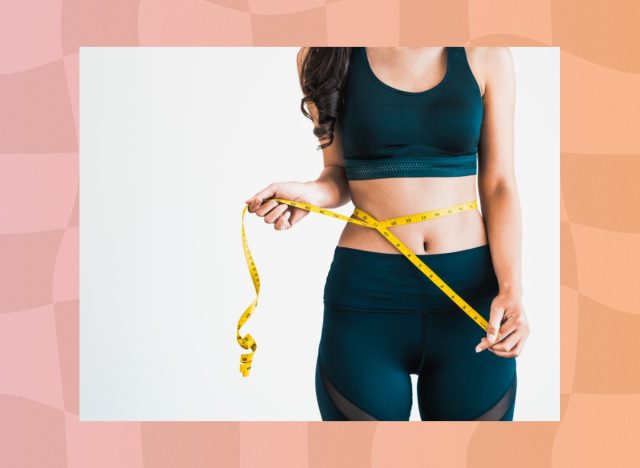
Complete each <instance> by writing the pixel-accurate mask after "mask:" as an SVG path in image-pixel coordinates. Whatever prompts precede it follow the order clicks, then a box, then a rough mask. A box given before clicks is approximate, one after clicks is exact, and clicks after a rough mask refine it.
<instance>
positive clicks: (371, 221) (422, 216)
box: [237, 198, 498, 377]
mask: <svg viewBox="0 0 640 468" xmlns="http://www.w3.org/2000/svg"><path fill="white" fill-rule="evenodd" d="M272 200H275V201H277V202H279V203H284V204H286V205H290V206H293V207H295V208H301V209H303V210H307V211H311V212H314V213H319V214H323V215H325V216H330V217H332V218H336V219H340V220H342V221H346V222H348V223H353V224H358V225H360V226H364V227H368V228H371V229H375V230H376V231H378V232H379V233H380V234H382V235H383V236H384V237H385V238H386V239H387V240H388V241H389V242H390V243H391V244H392V245H393V246H394V247H395V248H396V249H397V250H399V251H400V253H402V255H404V256H405V257H406V258H407V259H409V261H410V262H411V263H413V264H414V265H415V266H416V267H417V268H418V269H419V270H420V271H421V272H422V273H423V274H424V275H425V276H426V277H427V278H429V280H431V281H433V283H434V284H435V285H436V286H438V287H439V288H440V289H441V290H442V292H443V293H444V294H446V295H447V296H448V297H449V298H450V299H451V300H452V301H453V302H454V303H455V304H456V305H457V306H458V307H460V309H462V311H463V312H465V313H466V314H467V315H468V316H469V317H471V319H472V320H473V321H474V322H476V323H477V324H478V325H479V326H480V327H481V328H482V329H483V330H485V331H486V330H487V328H488V322H487V321H486V320H485V318H484V317H482V315H480V313H479V312H478V311H477V310H475V309H474V308H473V307H472V306H471V305H470V304H468V303H467V302H466V301H465V300H464V299H462V298H461V297H460V296H459V295H458V294H456V292H455V291H454V290H453V289H451V288H450V287H449V286H448V285H447V283H445V282H444V281H443V280H442V278H440V277H439V276H438V275H437V274H436V273H435V272H434V271H433V270H432V269H431V268H429V267H428V266H427V265H426V264H425V263H424V262H423V261H422V260H420V258H419V257H418V256H417V255H416V254H414V253H413V252H412V251H411V250H410V249H409V248H408V247H407V246H406V245H405V244H404V243H402V242H401V241H400V239H398V238H397V237H396V236H394V235H393V233H392V232H391V231H389V227H393V226H402V225H405V224H412V223H419V222H422V221H427V220H430V219H435V218H440V217H443V216H447V215H451V214H456V213H461V212H463V211H467V210H473V209H476V208H477V206H478V204H477V203H476V201H475V200H474V201H472V202H466V203H460V204H457V205H452V206H447V207H445V208H438V209H435V210H431V211H425V212H423V213H416V214H411V215H407V216H399V217H397V218H390V219H385V220H377V219H375V218H374V217H373V216H371V215H370V214H368V213H366V212H364V211H362V210H361V209H359V208H356V209H355V210H354V211H353V215H352V216H357V217H358V218H360V219H354V218H352V217H348V216H345V215H343V214H340V213H336V212H335V211H331V210H327V209H326V208H320V207H318V206H315V205H311V204H310V203H304V202H297V201H293V200H286V199H282V198H273V199H272ZM265 201H267V200H265ZM247 208H248V205H246V206H245V207H244V209H243V210H242V248H243V250H244V258H245V260H246V262H247V266H248V267H249V273H250V274H251V280H252V281H253V286H254V288H255V290H256V297H255V299H254V300H253V302H252V303H251V304H250V305H249V307H247V309H246V310H245V311H244V313H243V314H242V315H241V316H240V319H239V320H238V329H237V340H238V344H240V346H242V348H244V349H251V352H250V353H245V354H241V355H240V372H242V375H243V376H244V377H247V376H248V375H249V371H250V370H251V362H252V359H253V354H254V353H255V351H256V348H257V345H256V342H255V340H254V339H253V337H252V336H251V335H250V334H249V333H247V334H246V335H244V336H241V335H240V328H241V327H242V325H244V324H245V322H246V321H247V320H248V319H249V317H251V314H252V313H253V311H254V310H255V309H256V306H257V305H258V295H259V294H260V276H259V275H258V269H257V268H256V265H255V263H254V261H253V257H252V255H251V251H250V250H249V244H248V243H247V236H246V234H245V230H244V215H245V214H246V212H247ZM497 340H498V338H496V341H497Z"/></svg>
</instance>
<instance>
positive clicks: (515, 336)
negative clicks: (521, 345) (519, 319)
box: [502, 331, 522, 351]
mask: <svg viewBox="0 0 640 468" xmlns="http://www.w3.org/2000/svg"><path fill="white" fill-rule="evenodd" d="M521 339H522V333H519V332H517V331H516V332H514V333H512V334H511V335H509V337H508V338H507V339H505V340H504V341H503V342H502V345H503V346H504V349H505V351H511V350H512V349H513V348H514V347H515V345H516V344H518V342H519V341H520V340H521Z"/></svg>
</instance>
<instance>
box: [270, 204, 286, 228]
mask: <svg viewBox="0 0 640 468" xmlns="http://www.w3.org/2000/svg"><path fill="white" fill-rule="evenodd" d="M288 208H289V205H285V204H284V203H281V204H280V205H278V206H276V207H275V208H274V209H273V210H271V211H269V214H268V215H266V216H265V217H264V222H265V223H269V224H273V223H274V222H276V221H277V220H278V218H279V217H280V216H282V213H284V212H285V211H287V209H288Z"/></svg>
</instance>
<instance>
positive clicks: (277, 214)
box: [245, 182, 315, 231]
mask: <svg viewBox="0 0 640 468" xmlns="http://www.w3.org/2000/svg"><path fill="white" fill-rule="evenodd" d="M313 187H314V186H313V182H275V183H273V184H270V185H269V186H267V187H266V188H264V189H263V190H261V191H260V192H258V193H256V194H255V195H254V196H252V197H250V198H249V199H247V200H246V202H245V203H246V204H247V205H249V208H248V210H249V212H251V213H255V214H257V215H258V216H260V217H262V218H264V222H265V223H268V224H273V225H274V228H275V229H277V230H278V231H282V230H285V229H290V228H291V227H292V226H294V225H295V224H296V223H298V221H300V220H301V219H302V218H304V217H305V216H306V215H308V214H309V212H308V211H307V210H303V209H301V208H295V207H293V206H290V205H287V204H285V203H278V202H277V201H275V200H269V199H270V198H284V199H287V200H294V201H302V202H307V203H312V204H315V203H314V198H315V197H314V188H313ZM265 200H266V201H265Z"/></svg>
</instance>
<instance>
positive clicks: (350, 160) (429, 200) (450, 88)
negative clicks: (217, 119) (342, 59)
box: [337, 47, 487, 254]
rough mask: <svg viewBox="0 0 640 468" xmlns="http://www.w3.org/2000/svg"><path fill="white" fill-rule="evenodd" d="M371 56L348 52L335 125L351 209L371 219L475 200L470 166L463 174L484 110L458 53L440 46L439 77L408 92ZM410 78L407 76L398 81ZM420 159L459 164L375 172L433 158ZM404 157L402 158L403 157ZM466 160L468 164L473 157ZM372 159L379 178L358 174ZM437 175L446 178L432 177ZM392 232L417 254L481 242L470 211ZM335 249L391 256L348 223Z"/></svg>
mask: <svg viewBox="0 0 640 468" xmlns="http://www.w3.org/2000/svg"><path fill="white" fill-rule="evenodd" d="M370 59H371V52H370V50H369V51H367V50H366V49H364V48H354V50H353V55H352V57H351V62H350V69H349V73H348V76H347V81H346V84H345V106H344V113H343V116H342V117H343V118H341V119H339V121H338V126H337V128H338V131H339V132H340V136H341V140H342V145H343V148H344V156H345V163H346V166H347V172H348V174H349V177H348V178H349V179H350V180H349V188H350V190H351V199H352V201H353V204H354V205H355V206H356V207H358V208H360V209H362V210H364V211H366V212H367V213H369V214H371V215H372V216H374V217H376V218H377V219H385V218H393V217H398V216H403V215H407V214H413V213H418V212H423V211H429V210H433V209H436V208H442V207H445V206H450V205H455V204H458V203H463V202H469V201H474V200H476V199H477V196H476V175H475V174H473V173H472V172H475V167H473V168H472V170H470V169H469V161H470V156H469V155H470V154H472V153H475V152H476V150H477V145H478V142H479V133H480V127H481V121H482V115H483V108H482V95H481V93H480V88H479V86H478V84H477V82H476V80H475V77H474V75H473V73H472V72H471V68H470V66H469V64H468V62H467V56H466V51H465V49H464V48H463V47H456V48H453V47H452V48H446V49H445V55H444V63H442V61H441V62H439V63H441V65H440V67H439V71H440V72H439V73H437V72H435V70H434V68H433V66H432V67H431V70H433V71H432V72H431V73H430V75H431V77H432V78H431V81H430V83H431V85H429V82H428V81H429V80H428V79H427V78H425V79H422V80H421V83H422V84H423V87H422V88H420V89H423V90H422V91H408V90H407V89H415V88H417V87H418V86H420V83H418V85H412V84H411V83H410V82H407V80H406V79H404V80H403V76H402V74H398V73H396V74H395V76H396V77H395V78H394V76H393V75H389V77H387V75H386V73H388V71H385V70H381V67H380V66H378V65H376V63H374V62H373V61H371V60H370ZM431 63H434V60H431ZM400 67H401V66H398V67H395V69H394V70H395V71H397V70H398V69H399V68H400ZM403 68H404V67H403ZM389 71H390V70H389ZM381 72H382V73H385V74H384V75H382V74H381ZM416 73H417V72H411V73H409V72H407V74H406V75H405V76H407V75H408V76H416ZM417 80H418V79H417V78H416V81H417ZM403 81H404V82H403ZM405 90H407V91H405ZM422 155H427V156H436V158H441V160H442V158H444V160H445V161H446V163H445V164H449V165H450V164H451V161H454V162H455V164H457V163H458V162H460V165H458V167H457V168H456V167H453V168H451V169H450V170H449V169H442V168H439V169H433V168H429V167H426V169H425V168H423V169H421V170H420V169H418V172H416V174H415V176H413V174H411V170H410V171H409V172H406V171H405V172H402V173H398V174H396V175H401V176H396V175H393V174H392V173H387V174H386V175H384V176H381V175H380V174H381V173H384V171H383V169H385V168H384V167H383V168H381V167H380V163H381V161H382V160H384V161H385V164H384V165H386V169H391V170H393V169H394V166H395V167H396V168H397V167H408V168H414V167H416V165H415V164H412V162H415V161H417V162H418V166H420V165H423V166H424V165H425V164H423V161H430V160H434V161H435V159H433V158H431V159H428V158H427V159H424V158H422ZM407 156H408V157H409V159H406V158H405V159H402V158H403V157H407ZM456 158H457V159H456ZM471 158H473V160H474V163H473V164H475V156H472V157H471ZM372 159H377V161H375V162H377V163H378V169H377V171H378V172H377V173H378V175H377V176H373V177H370V176H368V175H363V174H371V161H372ZM463 160H464V161H466V162H464V163H462V161H463ZM407 161H411V163H407ZM426 165H427V166H428V163H426ZM434 165H435V163H434ZM463 165H466V168H464V167H463ZM420 171H422V172H421V173H419V172H420ZM431 172H435V173H434V174H431ZM442 173H448V175H449V176H438V177H437V176H436V175H438V174H440V175H442ZM390 174H391V175H390ZM453 174H456V175H455V176H454V175H453ZM391 230H392V232H393V233H394V234H395V235H396V236H398V238H399V239H400V240H401V241H402V242H404V243H405V244H406V245H407V247H409V248H410V249H411V250H412V251H413V252H414V253H416V254H433V253H444V252H452V251H457V250H463V249H467V248H472V247H476V246H480V245H484V244H486V243H487V237H486V231H485V225H484V222H483V219H482V216H481V215H480V211H479V210H477V209H475V210H469V211H464V212H461V213H457V214H454V215H449V216H444V217H442V218H438V219H433V220H428V221H424V222H421V223H416V224H410V225H405V226H397V227H393V228H391ZM338 245H339V246H342V247H351V248H355V249H361V250H370V251H375V252H388V253H398V251H397V250H396V249H395V248H394V247H393V246H392V245H391V244H390V243H389V242H388V241H387V240H386V239H385V238H384V237H383V236H382V235H380V233H378V232H377V231H375V230H374V229H369V228H365V227H362V226H358V225H355V224H352V223H348V224H347V225H346V226H345V228H344V230H343V232H342V234H341V236H340V239H339V241H338Z"/></svg>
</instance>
